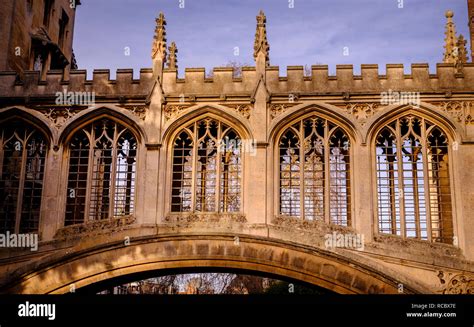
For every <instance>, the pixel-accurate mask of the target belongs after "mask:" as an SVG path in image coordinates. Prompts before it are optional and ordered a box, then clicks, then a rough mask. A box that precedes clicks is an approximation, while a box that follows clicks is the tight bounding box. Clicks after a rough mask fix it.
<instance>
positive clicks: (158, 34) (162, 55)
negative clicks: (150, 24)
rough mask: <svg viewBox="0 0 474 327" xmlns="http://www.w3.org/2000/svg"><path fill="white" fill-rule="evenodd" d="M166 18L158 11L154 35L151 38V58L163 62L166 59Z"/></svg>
mask: <svg viewBox="0 0 474 327" xmlns="http://www.w3.org/2000/svg"><path fill="white" fill-rule="evenodd" d="M165 25H166V20H165V15H163V13H162V12H160V14H159V16H158V18H157V19H156V29H155V36H154V38H153V48H152V52H151V58H152V59H153V60H155V59H161V60H162V61H163V62H165V60H166V29H165Z"/></svg>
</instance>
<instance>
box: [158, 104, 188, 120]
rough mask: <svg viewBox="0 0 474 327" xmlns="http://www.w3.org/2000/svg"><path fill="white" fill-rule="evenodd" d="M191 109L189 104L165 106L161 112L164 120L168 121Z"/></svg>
mask: <svg viewBox="0 0 474 327" xmlns="http://www.w3.org/2000/svg"><path fill="white" fill-rule="evenodd" d="M189 107H191V105H190V104H170V105H165V106H164V108H163V112H164V114H165V118H166V120H170V119H173V118H176V117H178V116H179V115H180V114H181V113H182V112H183V111H185V110H186V109H188V108H189Z"/></svg>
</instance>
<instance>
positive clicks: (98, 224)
mask: <svg viewBox="0 0 474 327" xmlns="http://www.w3.org/2000/svg"><path fill="white" fill-rule="evenodd" d="M135 221H136V218H135V217H134V216H124V217H119V218H112V219H104V220H93V221H89V222H86V223H84V224H80V225H73V226H67V227H64V228H61V229H59V230H58V232H57V233H56V235H55V236H54V238H56V239H69V238H75V237H80V235H98V234H110V233H112V232H117V231H121V230H123V229H125V227H127V226H129V225H132V224H133V223H135Z"/></svg>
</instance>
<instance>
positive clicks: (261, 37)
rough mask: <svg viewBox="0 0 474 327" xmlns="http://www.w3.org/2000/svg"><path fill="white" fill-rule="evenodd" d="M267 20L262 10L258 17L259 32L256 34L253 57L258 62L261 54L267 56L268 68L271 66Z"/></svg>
mask: <svg viewBox="0 0 474 327" xmlns="http://www.w3.org/2000/svg"><path fill="white" fill-rule="evenodd" d="M266 22H267V18H266V17H265V14H264V13H263V11H262V10H260V13H259V15H258V16H257V32H256V33H255V44H254V47H253V49H254V52H253V56H254V58H255V60H257V56H258V54H259V53H260V52H262V53H263V54H264V55H265V63H266V66H268V65H270V56H269V54H270V46H269V45H268V40H267V28H266Z"/></svg>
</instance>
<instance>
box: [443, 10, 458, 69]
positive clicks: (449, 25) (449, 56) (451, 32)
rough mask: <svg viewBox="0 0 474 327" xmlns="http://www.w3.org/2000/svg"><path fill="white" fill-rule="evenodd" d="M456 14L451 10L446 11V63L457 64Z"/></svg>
mask: <svg viewBox="0 0 474 327" xmlns="http://www.w3.org/2000/svg"><path fill="white" fill-rule="evenodd" d="M453 16H454V13H453V12H452V11H451V10H448V11H446V18H447V19H448V21H447V22H446V32H445V35H446V38H445V39H444V49H445V51H444V58H443V62H444V63H449V64H455V63H456V54H457V53H456V52H457V50H456V43H457V38H456V26H455V25H454V22H453Z"/></svg>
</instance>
